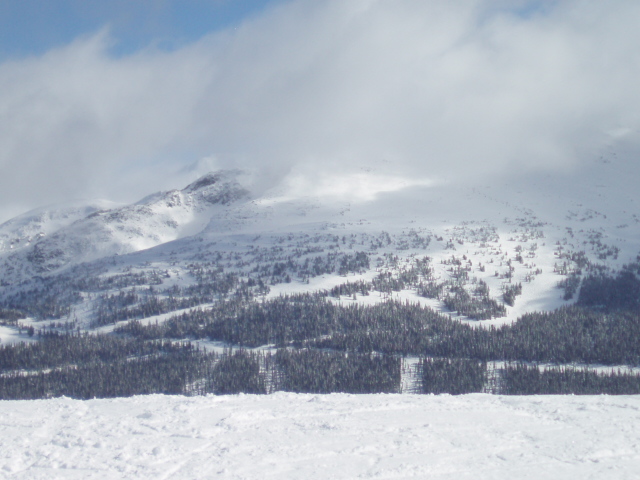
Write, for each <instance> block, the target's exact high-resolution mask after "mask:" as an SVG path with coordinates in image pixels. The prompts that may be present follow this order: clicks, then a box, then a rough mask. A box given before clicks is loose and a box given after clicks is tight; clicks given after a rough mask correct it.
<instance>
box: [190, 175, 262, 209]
mask: <svg viewBox="0 0 640 480" xmlns="http://www.w3.org/2000/svg"><path fill="white" fill-rule="evenodd" d="M240 173H242V172H241V171H240V170H218V171H216V172H209V173H207V174H205V175H203V176H202V177H200V178H198V179H197V180H196V181H194V182H192V183H190V184H189V185H187V186H186V187H185V188H183V189H182V193H184V194H190V195H195V196H200V197H202V198H203V199H204V200H205V201H206V202H207V203H221V204H223V205H228V204H230V203H232V202H235V201H237V200H239V199H241V198H243V197H246V196H247V195H248V194H249V192H248V191H247V190H245V189H244V188H243V187H242V186H241V185H240V184H239V183H238V181H237V176H238V175H239V174H240Z"/></svg>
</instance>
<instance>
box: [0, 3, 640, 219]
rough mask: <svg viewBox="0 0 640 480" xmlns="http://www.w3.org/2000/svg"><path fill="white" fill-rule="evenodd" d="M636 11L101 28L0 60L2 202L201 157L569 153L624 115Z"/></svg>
mask: <svg viewBox="0 0 640 480" xmlns="http://www.w3.org/2000/svg"><path fill="white" fill-rule="evenodd" d="M516 7H517V8H516ZM639 20H640V5H638V4H637V2H634V1H628V0H612V1H610V2H600V1H596V0H590V1H586V2H585V1H578V0H566V1H562V2H555V1H544V0H541V1H537V2H526V1H522V2H495V1H489V0H464V1H461V2H445V1H433V2H422V1H417V0H395V1H393V2H389V1H385V0H353V1H349V2H344V1H341V0H319V1H311V0H302V1H292V2H288V3H284V4H281V5H278V6H276V7H273V8H270V9H268V10H267V11H265V12H264V13H263V14H261V15H260V16H258V17H255V18H252V19H250V20H248V21H246V22H245V23H243V24H241V25H239V26H238V27H237V28H234V29H228V30H225V31H221V32H217V33H213V34H211V35H209V36H206V37H203V38H202V39H201V40H199V41H197V42H195V43H192V44H190V45H187V46H185V47H183V48H180V49H177V50H173V51H171V52H165V51H161V50H156V49H153V48H148V49H143V50H140V51H138V52H136V53H135V54H132V55H128V56H124V57H116V56H113V55H111V54H110V45H111V39H110V36H109V33H108V31H106V30H103V31H100V32H98V33H96V34H95V35H93V36H90V37H83V38H79V39H77V40H76V41H74V42H73V43H71V44H69V45H67V46H65V47H63V48H58V49H55V50H52V51H49V52H48V53H46V54H45V55H42V56H39V57H35V58H27V59H23V60H17V61H11V62H5V63H3V64H1V65H0V168H1V169H2V172H3V173H2V181H1V183H0V205H4V206H6V208H9V207H11V208H13V209H15V208H17V207H16V206H24V207H32V206H37V205H40V204H45V203H51V202H58V201H63V200H66V199H69V198H71V197H96V196H107V197H112V198H114V199H116V200H133V199H135V197H137V196H141V195H142V194H143V193H147V192H148V191H152V190H155V189H157V188H168V187H179V186H180V185H179V184H178V185H176V184H175V183H176V182H177V181H178V180H179V177H176V172H178V171H183V172H184V171H185V169H184V167H185V166H186V165H189V164H191V163H194V162H196V161H198V160H199V159H201V158H205V157H207V158H215V159H216V160H215V163H216V165H219V166H221V167H240V168H248V169H254V170H257V171H259V172H261V178H263V179H267V180H269V181H270V182H277V181H278V180H279V179H281V178H283V177H285V176H286V175H287V174H288V172H290V171H294V172H295V175H300V172H305V174H306V175H308V178H313V175H314V172H316V173H317V172H322V173H323V174H325V173H327V172H330V173H331V174H332V175H333V174H334V173H336V172H337V173H339V172H345V174H347V175H356V174H357V173H358V172H360V171H361V169H362V167H365V166H371V165H375V166H376V168H377V172H378V174H380V175H385V174H389V175H390V174H393V176H394V178H400V177H403V176H404V177H407V176H410V177H411V178H414V179H415V178H425V179H426V178H431V179H441V178H444V179H447V180H451V179H452V178H461V179H467V180H469V179H473V180H477V179H479V178H488V177H489V176H492V175H496V174H499V173H504V172H507V173H511V174H518V173H520V174H521V173H526V172H527V171H531V170H539V169H558V168H565V169H568V168H572V167H575V166H576V165H579V161H580V159H581V158H584V157H585V156H587V155H588V154H589V153H590V152H591V151H592V149H594V148H595V147H596V146H597V144H598V142H600V141H604V140H603V139H604V138H605V136H604V132H609V131H614V130H620V129H624V128H627V129H631V130H637V129H638V126H639V125H638V113H637V112H640V108H639V107H640V93H639V92H638V89H637V87H636V83H637V79H638V78H640V75H639V74H640V60H638V56H637V52H636V51H635V46H636V45H638V43H639V42H640V38H639V37H640V32H638V29H637V24H638V21H639ZM292 169H293V170H292ZM323 178H325V177H323ZM0 213H1V212H0ZM0 216H1V215H0Z"/></svg>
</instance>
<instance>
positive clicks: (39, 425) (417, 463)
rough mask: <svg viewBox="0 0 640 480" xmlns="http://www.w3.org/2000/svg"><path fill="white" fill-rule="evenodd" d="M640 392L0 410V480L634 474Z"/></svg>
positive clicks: (638, 465)
mask: <svg viewBox="0 0 640 480" xmlns="http://www.w3.org/2000/svg"><path fill="white" fill-rule="evenodd" d="M639 421H640V397H637V396H619V397H611V396H531V397H506V396H503V397H501V396H491V395H483V394H475V395H464V396H456V397H452V396H448V395H442V396H419V395H402V396H400V395H345V394H334V395H297V394H287V393H278V394H274V395H269V396H252V395H239V396H219V397H216V396H208V397H179V396H162V395H153V396H145V397H133V398H121V399H113V400H92V401H78V400H71V399H68V398H60V399H53V400H39V401H14V402H2V403H0V477H3V478H21V479H45V478H46V479H53V478H60V479H80V478H83V479H85V478H100V479H107V478H108V479H117V478H136V479H147V478H148V479H154V480H157V479H167V478H221V479H269V478H278V479H329V478H333V479H353V478H379V479H405V478H421V479H424V478H429V479H456V480H463V479H473V480H484V479H515V478H517V479H536V480H538V479H541V478H544V479H589V478H593V479H595V478H597V479H599V480H602V479H616V480H620V479H631V478H638V472H639V471H640V429H638V428H637V425H638V422H639Z"/></svg>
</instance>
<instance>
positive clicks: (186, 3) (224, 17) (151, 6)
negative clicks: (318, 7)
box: [0, 0, 283, 61]
mask: <svg viewBox="0 0 640 480" xmlns="http://www.w3.org/2000/svg"><path fill="white" fill-rule="evenodd" d="M282 1H283V0H0V61H2V60H7V59H16V58H20V57H24V56H30V55H40V54H43V53H45V52H46V51H48V50H50V49H51V48H55V47H60V46H63V45H66V44H68V43H70V42H71V41H73V40H74V39H76V38H77V37H79V36H83V35H91V34H93V33H94V32H95V31H97V30H99V29H101V28H104V27H108V28H109V31H110V33H111V36H112V38H113V40H114V45H113V46H112V48H111V53H112V54H114V55H118V54H127V53H131V52H134V51H136V50H138V49H140V48H144V47H147V46H149V45H151V46H155V47H158V48H161V49H175V48H179V47H180V46H182V45H185V44H188V43H190V42H193V41H195V40H198V39H199V38H201V37H202V36H203V35H206V34H208V33H212V32H215V31H218V30H220V29H224V28H230V27H231V28H232V27H233V26H234V25H237V24H239V23H241V22H242V21H243V20H246V19H248V18H251V17H254V16H257V15H259V14H260V13H261V12H262V11H263V10H264V9H265V8H266V7H269V6H271V5H274V4H276V3H282Z"/></svg>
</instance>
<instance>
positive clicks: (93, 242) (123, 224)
mask: <svg viewBox="0 0 640 480" xmlns="http://www.w3.org/2000/svg"><path fill="white" fill-rule="evenodd" d="M236 174H237V172H231V171H225V172H217V173H210V174H208V175H205V176H203V177H201V178H199V179H198V180H196V181H195V182H193V183H191V184H190V185H188V186H187V187H185V188H183V189H182V190H172V191H168V192H159V193H156V194H153V195H149V196H147V197H145V198H143V199H142V200H140V201H139V202H136V203H135V204H132V205H125V206H121V207H117V208H106V209H99V208H97V207H96V206H94V205H88V206H82V207H73V208H63V209H54V210H39V211H34V212H30V213H28V214H25V215H23V216H20V217H17V218H15V219H13V220H10V221H8V222H6V223H5V224H3V225H1V226H0V241H1V242H2V246H3V247H4V248H3V250H4V251H3V253H4V254H5V265H7V266H8V267H9V268H10V267H13V269H14V271H16V272H17V273H19V274H20V275H21V276H22V277H23V278H24V276H25V275H34V274H35V275H42V274H47V273H54V272H57V271H59V270H60V269H62V268H64V267H66V266H69V265H72V264H78V263H82V262H87V261H92V260H97V259H101V258H106V257H110V256H113V255H122V254H126V253H131V252H136V251H139V250H144V249H148V248H151V247H154V246H156V245H159V244H163V243H167V242H170V241H173V240H176V239H179V238H183V237H186V236H190V235H193V234H195V233H198V232H200V231H201V230H203V229H204V228H205V226H206V225H207V224H208V223H209V221H210V220H211V218H212V216H214V215H215V213H216V211H219V210H221V209H224V208H226V207H228V206H229V205H231V204H232V203H234V202H238V201H241V200H245V199H246V198H247V195H248V192H247V191H246V190H245V189H243V188H242V187H241V186H240V185H239V184H238V182H237V181H236V180H235V176H236ZM14 251H15V253H14Z"/></svg>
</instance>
